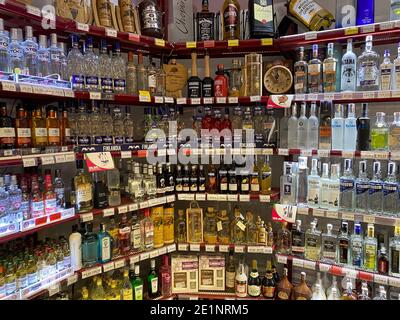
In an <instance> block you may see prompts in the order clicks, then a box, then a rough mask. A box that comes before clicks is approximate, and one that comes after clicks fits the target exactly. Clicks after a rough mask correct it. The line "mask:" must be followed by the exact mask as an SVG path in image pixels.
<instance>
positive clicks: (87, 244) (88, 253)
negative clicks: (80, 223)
mask: <svg viewBox="0 0 400 320" xmlns="http://www.w3.org/2000/svg"><path fill="white" fill-rule="evenodd" d="M97 242H98V238H97V234H95V233H94V232H93V224H92V223H88V224H87V225H86V232H85V234H84V235H83V237H82V263H83V266H84V267H91V266H93V265H95V264H96V263H97V261H98V248H97V246H98V245H97Z"/></svg>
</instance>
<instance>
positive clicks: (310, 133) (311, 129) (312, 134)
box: [307, 102, 319, 150]
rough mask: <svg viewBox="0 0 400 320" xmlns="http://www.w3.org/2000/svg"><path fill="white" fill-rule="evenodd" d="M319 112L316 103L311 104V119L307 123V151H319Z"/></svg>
mask: <svg viewBox="0 0 400 320" xmlns="http://www.w3.org/2000/svg"><path fill="white" fill-rule="evenodd" d="M316 111H317V105H316V103H315V102H312V103H311V111H310V117H309V118H308V123H307V149H309V150H316V149H318V136H319V120H318V117H317V116H316V115H315V113H316Z"/></svg>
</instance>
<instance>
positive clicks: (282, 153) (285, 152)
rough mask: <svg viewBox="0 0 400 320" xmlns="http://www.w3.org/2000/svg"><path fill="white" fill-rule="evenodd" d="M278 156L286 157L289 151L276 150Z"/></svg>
mask: <svg viewBox="0 0 400 320" xmlns="http://www.w3.org/2000/svg"><path fill="white" fill-rule="evenodd" d="M278 154H279V155H280V156H288V155H289V149H278Z"/></svg>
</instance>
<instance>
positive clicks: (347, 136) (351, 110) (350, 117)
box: [343, 103, 357, 151]
mask: <svg viewBox="0 0 400 320" xmlns="http://www.w3.org/2000/svg"><path fill="white" fill-rule="evenodd" d="M347 108H348V109H347V110H348V111H347V118H346V119H345V120H344V136H343V150H344V151H356V148H357V119H356V117H355V114H356V106H355V104H354V103H350V104H349V105H348V107H347Z"/></svg>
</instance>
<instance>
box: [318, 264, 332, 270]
mask: <svg viewBox="0 0 400 320" xmlns="http://www.w3.org/2000/svg"><path fill="white" fill-rule="evenodd" d="M331 267H332V266H331V265H329V264H326V263H320V264H319V270H320V271H322V272H329V271H330V270H331Z"/></svg>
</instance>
